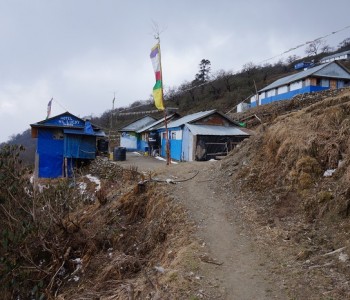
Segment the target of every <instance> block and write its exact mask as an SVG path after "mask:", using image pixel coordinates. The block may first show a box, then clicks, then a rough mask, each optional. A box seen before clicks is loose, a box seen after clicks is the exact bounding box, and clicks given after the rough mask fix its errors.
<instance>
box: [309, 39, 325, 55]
mask: <svg viewBox="0 0 350 300" xmlns="http://www.w3.org/2000/svg"><path fill="white" fill-rule="evenodd" d="M330 48H331V47H330V46H329V45H327V44H326V41H324V40H314V41H312V42H310V43H309V45H308V46H307V47H306V49H305V53H306V54H307V55H308V56H315V55H317V54H319V53H326V51H327V50H329V49H330Z"/></svg>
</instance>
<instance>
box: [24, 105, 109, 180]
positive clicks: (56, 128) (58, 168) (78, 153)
mask: <svg viewBox="0 0 350 300" xmlns="http://www.w3.org/2000/svg"><path fill="white" fill-rule="evenodd" d="M30 126H31V129H32V137H33V138H37V139H38V140H37V149H36V154H35V171H36V176H37V177H39V178H58V177H71V176H72V174H73V170H74V167H75V166H77V165H79V164H80V163H82V162H84V161H88V160H92V159H95V157H96V152H97V151H96V150H97V149H96V147H97V139H98V138H103V137H105V133H104V132H103V131H101V130H100V129H99V128H98V127H96V126H94V125H92V124H91V123H90V121H88V120H83V119H80V118H78V117H76V116H74V115H72V114H71V113H69V112H65V113H63V114H61V115H58V116H55V117H52V118H49V119H46V120H43V121H40V122H38V123H34V124H31V125H30Z"/></svg>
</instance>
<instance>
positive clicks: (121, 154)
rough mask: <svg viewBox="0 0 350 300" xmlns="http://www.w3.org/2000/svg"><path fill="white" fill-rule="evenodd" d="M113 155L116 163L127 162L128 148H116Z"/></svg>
mask: <svg viewBox="0 0 350 300" xmlns="http://www.w3.org/2000/svg"><path fill="white" fill-rule="evenodd" d="M113 153H114V156H113V158H114V160H115V161H124V160H126V148H125V147H115V148H114V152H113Z"/></svg>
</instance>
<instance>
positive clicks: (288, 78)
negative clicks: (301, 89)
mask: <svg viewBox="0 0 350 300" xmlns="http://www.w3.org/2000/svg"><path fill="white" fill-rule="evenodd" d="M331 63H333V62H329V63H325V64H322V65H319V66H316V67H313V68H310V69H307V70H304V71H301V72H299V73H296V74H292V75H289V76H286V77H283V78H281V79H278V80H276V81H274V82H273V83H271V84H270V85H268V86H266V87H264V88H263V89H261V90H260V91H259V92H263V91H266V90H271V89H273V88H276V87H279V86H282V85H285V84H288V83H291V82H295V81H298V80H300V79H303V78H306V77H308V76H310V75H311V74H314V73H316V72H317V71H319V70H321V69H323V68H324V67H326V66H328V65H329V64H331Z"/></svg>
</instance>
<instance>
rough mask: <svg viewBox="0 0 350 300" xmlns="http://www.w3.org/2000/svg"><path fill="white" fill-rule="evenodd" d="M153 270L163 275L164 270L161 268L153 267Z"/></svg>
mask: <svg viewBox="0 0 350 300" xmlns="http://www.w3.org/2000/svg"><path fill="white" fill-rule="evenodd" d="M154 268H155V269H156V271H158V272H159V273H164V272H165V269H164V268H163V267H158V266H155V267H154Z"/></svg>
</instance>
